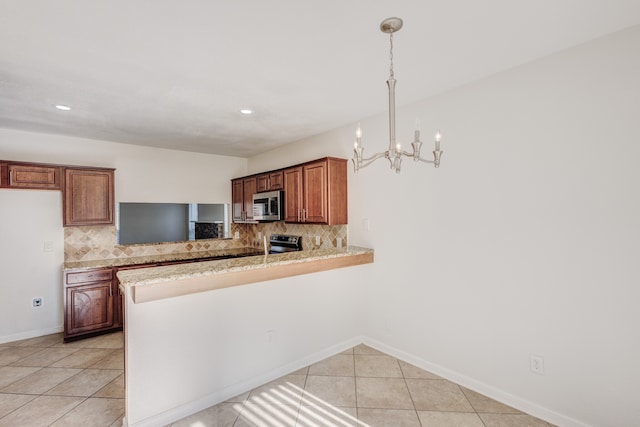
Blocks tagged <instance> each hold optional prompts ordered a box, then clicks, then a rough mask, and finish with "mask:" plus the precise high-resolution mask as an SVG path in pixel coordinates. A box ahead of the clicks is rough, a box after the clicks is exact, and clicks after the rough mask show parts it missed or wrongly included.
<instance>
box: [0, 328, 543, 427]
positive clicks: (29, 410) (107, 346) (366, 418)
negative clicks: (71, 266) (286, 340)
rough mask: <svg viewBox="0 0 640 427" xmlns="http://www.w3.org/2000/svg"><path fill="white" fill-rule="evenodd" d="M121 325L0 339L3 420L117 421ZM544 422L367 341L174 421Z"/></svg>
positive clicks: (405, 425) (480, 425) (421, 425)
mask: <svg viewBox="0 0 640 427" xmlns="http://www.w3.org/2000/svg"><path fill="white" fill-rule="evenodd" d="M123 372H124V351H123V341H122V333H115V334H110V335H102V336H99V337H94V338H89V339H85V340H81V341H76V342H72V343H68V344H63V343H62V334H53V335H47V336H43V337H38V338H32V339H28V340H23V341H16V342H12V343H6V344H0V427H9V426H10V427H14V426H20V427H31V426H33V427H37V426H54V427H64V426H82V427H90V426H96V427H116V426H117V427H119V426H120V425H121V420H122V417H123V416H124V379H123ZM289 426H291V427H315V426H319V427H320V426H322V427H325V426H326V427H328V426H336V427H347V426H354V427H414V426H415V427H449V426H452V427H476V426H477V427H549V426H551V425H550V424H548V423H546V422H544V421H542V420H539V419H537V418H534V417H531V416H529V415H527V414H524V413H522V412H520V411H518V410H516V409H513V408H511V407H509V406H506V405H503V404H501V403H499V402H496V401H495V400H492V399H489V398H488V397H485V396H483V395H481V394H478V393H475V392H473V391H471V390H469V389H466V388H464V387H461V386H459V385H457V384H454V383H452V382H450V381H447V380H445V379H443V378H440V377H438V376H436V375H434V374H432V373H430V372H427V371H424V370H421V369H419V368H416V367H415V366H412V365H410V364H408V363H405V362H403V361H401V360H398V359H395V358H393V357H391V356H388V355H386V354H384V353H381V352H379V351H377V350H375V349H372V348H370V347H367V346H365V345H363V344H361V345H358V346H356V347H354V348H352V349H350V350H347V351H345V352H343V353H340V354H337V355H335V356H332V357H329V358H327V359H325V360H322V361H320V362H318V363H315V364H313V365H311V366H308V367H306V368H304V369H301V370H299V371H297V372H293V373H291V374H289V375H285V376H283V377H281V378H279V379H277V380H275V381H272V382H270V383H268V384H265V385H263V386H261V387H258V388H256V389H254V390H252V391H250V392H247V393H245V394H243V395H241V396H237V397H235V398H233V399H229V400H228V401H226V402H223V403H220V404H218V405H216V406H213V407H210V408H208V409H205V410H203V411H201V412H198V413H197V414H194V415H191V416H189V417H187V418H184V419H182V420H180V421H177V422H175V423H173V424H171V427H289Z"/></svg>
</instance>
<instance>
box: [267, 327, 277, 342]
mask: <svg viewBox="0 0 640 427" xmlns="http://www.w3.org/2000/svg"><path fill="white" fill-rule="evenodd" d="M274 339H275V338H274V331H273V330H268V331H267V344H273V341H274Z"/></svg>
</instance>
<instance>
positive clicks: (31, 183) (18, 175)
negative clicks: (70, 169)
mask: <svg viewBox="0 0 640 427" xmlns="http://www.w3.org/2000/svg"><path fill="white" fill-rule="evenodd" d="M61 176H62V167H60V166H56V165H40V164H31V163H14V162H1V163H0V187H8V188H25V189H26V188H30V189H41V190H60V189H61V187H62V186H61V182H62V179H61Z"/></svg>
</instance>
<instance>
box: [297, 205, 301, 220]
mask: <svg viewBox="0 0 640 427" xmlns="http://www.w3.org/2000/svg"><path fill="white" fill-rule="evenodd" d="M298 222H301V221H300V208H298Z"/></svg>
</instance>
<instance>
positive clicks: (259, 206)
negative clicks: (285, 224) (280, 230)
mask: <svg viewBox="0 0 640 427" xmlns="http://www.w3.org/2000/svg"><path fill="white" fill-rule="evenodd" d="M253 219H254V220H256V221H281V220H283V219H284V192H283V191H268V192H266V193H257V194H254V195H253Z"/></svg>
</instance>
